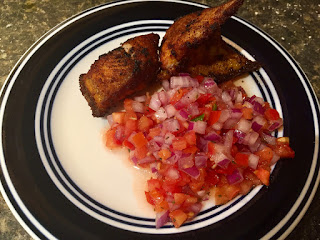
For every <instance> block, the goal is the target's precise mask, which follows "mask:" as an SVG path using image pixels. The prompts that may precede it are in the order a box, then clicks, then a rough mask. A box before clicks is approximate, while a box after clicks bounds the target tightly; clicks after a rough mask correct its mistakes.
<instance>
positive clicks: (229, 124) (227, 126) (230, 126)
mask: <svg viewBox="0 0 320 240" xmlns="http://www.w3.org/2000/svg"><path fill="white" fill-rule="evenodd" d="M238 121H239V119H234V118H229V119H228V120H227V121H225V122H224V124H223V128H225V129H233V128H234V127H235V126H236V125H237V123H238Z"/></svg>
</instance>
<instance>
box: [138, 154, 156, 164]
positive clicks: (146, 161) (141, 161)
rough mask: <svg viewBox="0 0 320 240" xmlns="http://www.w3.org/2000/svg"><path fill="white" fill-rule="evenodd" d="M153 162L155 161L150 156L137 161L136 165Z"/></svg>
mask: <svg viewBox="0 0 320 240" xmlns="http://www.w3.org/2000/svg"><path fill="white" fill-rule="evenodd" d="M154 161H156V159H155V158H154V156H152V155H150V156H147V157H145V158H142V159H139V160H138V164H144V163H151V162H154Z"/></svg>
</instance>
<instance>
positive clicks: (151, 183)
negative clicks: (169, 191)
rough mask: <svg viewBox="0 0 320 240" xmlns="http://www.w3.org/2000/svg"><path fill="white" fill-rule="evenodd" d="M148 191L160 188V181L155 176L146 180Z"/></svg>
mask: <svg viewBox="0 0 320 240" xmlns="http://www.w3.org/2000/svg"><path fill="white" fill-rule="evenodd" d="M147 184H148V190H149V192H151V191H153V190H159V189H160V188H161V181H160V180H159V179H156V178H151V179H149V180H148V181H147Z"/></svg>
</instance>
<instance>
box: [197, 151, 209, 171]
mask: <svg viewBox="0 0 320 240" xmlns="http://www.w3.org/2000/svg"><path fill="white" fill-rule="evenodd" d="M207 160H208V156H207V155H206V154H205V153H203V152H200V153H197V154H196V155H195V156H194V164H195V166H196V167H197V168H203V167H206V166H207Z"/></svg>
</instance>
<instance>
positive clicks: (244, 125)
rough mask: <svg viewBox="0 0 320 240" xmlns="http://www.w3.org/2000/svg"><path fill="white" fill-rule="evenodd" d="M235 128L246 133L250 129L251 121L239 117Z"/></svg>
mask: <svg viewBox="0 0 320 240" xmlns="http://www.w3.org/2000/svg"><path fill="white" fill-rule="evenodd" d="M237 129H238V130H239V131H241V132H244V133H247V132H249V130H250V129H251V122H250V121H248V120H246V119H244V118H241V119H240V121H239V122H238V125H237Z"/></svg>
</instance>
